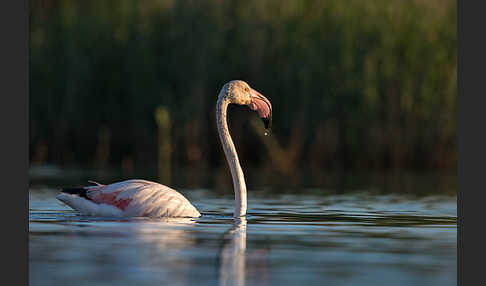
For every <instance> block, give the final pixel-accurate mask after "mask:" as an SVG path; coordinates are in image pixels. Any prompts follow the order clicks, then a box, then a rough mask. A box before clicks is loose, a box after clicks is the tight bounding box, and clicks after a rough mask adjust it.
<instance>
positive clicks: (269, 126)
mask: <svg viewBox="0 0 486 286" xmlns="http://www.w3.org/2000/svg"><path fill="white" fill-rule="evenodd" d="M262 120H263V124H264V125H265V129H267V130H270V129H272V117H264V118H262Z"/></svg>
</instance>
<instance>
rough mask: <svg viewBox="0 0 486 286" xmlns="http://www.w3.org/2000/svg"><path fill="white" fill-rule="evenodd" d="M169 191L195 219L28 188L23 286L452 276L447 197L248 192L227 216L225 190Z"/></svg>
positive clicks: (452, 219)
mask: <svg viewBox="0 0 486 286" xmlns="http://www.w3.org/2000/svg"><path fill="white" fill-rule="evenodd" d="M180 191H181V192H182V193H183V194H184V195H186V197H188V198H189V199H190V200H191V202H193V204H194V205H195V206H196V207H197V208H198V209H199V210H200V211H201V213H203V216H202V217H201V218H198V219H149V218H133V219H113V218H99V217H88V216H82V215H79V214H78V213H76V212H75V211H73V210H71V209H70V208H69V207H67V206H65V205H63V204H62V203H60V202H58V201H57V200H55V198H54V197H55V194H56V191H55V190H53V189H49V188H45V189H31V190H30V193H29V194H30V198H29V200H30V211H29V219H30V223H29V232H30V234H29V276H30V278H29V279H30V285H298V283H303V284H301V285H428V286H431V285H441V286H442V285H456V278H457V272H456V235H457V228H456V217H457V212H456V197H451V196H437V195H434V196H422V197H408V196H399V195H379V196H377V195H369V194H367V193H350V194H345V195H326V194H322V193H323V192H315V191H312V192H310V191H309V192H302V193H298V194H285V195H276V194H273V195H269V194H264V193H261V192H252V191H251V190H250V192H249V202H248V205H249V215H248V217H247V220H246V221H239V222H234V221H233V219H232V218H231V215H232V211H233V197H232V196H231V195H230V194H228V195H224V196H223V197H221V194H218V193H216V192H212V191H207V190H180ZM316 193H318V194H316ZM319 193H321V194H319ZM304 283H305V284H304Z"/></svg>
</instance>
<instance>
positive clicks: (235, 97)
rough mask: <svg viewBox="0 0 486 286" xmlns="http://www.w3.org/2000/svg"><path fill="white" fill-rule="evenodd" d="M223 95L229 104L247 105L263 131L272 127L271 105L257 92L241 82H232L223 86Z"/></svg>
mask: <svg viewBox="0 0 486 286" xmlns="http://www.w3.org/2000/svg"><path fill="white" fill-rule="evenodd" d="M223 90H224V91H225V92H224V94H225V96H226V98H227V99H228V100H229V101H230V103H235V104H239V105H247V106H248V107H249V108H250V109H251V110H254V111H256V112H257V113H258V115H259V116H260V118H261V119H262V120H263V123H264V124H265V129H270V128H271V127H272V104H271V103H270V101H269V100H268V99H267V98H266V97H265V96H263V95H262V94H261V93H259V92H258V91H256V90H254V89H253V88H251V87H250V86H249V85H248V84H247V83H246V82H244V81H242V80H232V81H230V82H228V83H227V84H225V85H224V86H223Z"/></svg>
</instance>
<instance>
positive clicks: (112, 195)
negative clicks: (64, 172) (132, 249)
mask: <svg viewBox="0 0 486 286" xmlns="http://www.w3.org/2000/svg"><path fill="white" fill-rule="evenodd" d="M232 103H233V104H239V105H247V106H248V107H249V108H250V109H252V110H255V111H257V112H258V115H259V116H260V118H262V120H263V122H264V124H265V128H266V129H269V128H271V124H272V105H271V103H270V101H269V100H268V99H267V98H265V97H264V96H263V95H261V94H260V93H259V92H257V91H255V90H254V89H252V88H251V87H250V86H249V85H248V84H247V83H246V82H244V81H241V80H233V81H230V82H228V83H226V84H225V85H224V86H223V88H222V89H221V91H220V92H219V96H218V101H217V103H216V123H217V127H218V133H219V138H220V140H221V144H222V146H223V150H224V154H225V156H226V160H227V162H228V165H229V168H230V171H231V176H232V179H233V189H234V192H235V210H234V217H241V216H245V215H246V209H247V203H246V184H245V178H244V176H243V170H242V169H241V166H240V162H239V160H238V154H237V153H236V149H235V145H234V143H233V140H232V139H231V136H230V133H229V130H228V123H227V121H226V111H227V108H228V105H229V104H232ZM90 183H92V184H94V185H92V186H86V187H82V188H71V189H63V190H62V192H61V193H59V194H58V195H57V196H56V198H57V199H58V200H60V201H61V202H63V203H65V204H67V205H68V206H70V207H71V208H73V209H75V210H77V211H79V212H81V213H82V214H87V215H94V216H109V217H137V216H147V217H199V216H201V214H200V213H199V211H198V210H197V209H196V208H195V207H194V206H193V205H192V204H191V203H190V202H189V201H188V200H187V199H186V198H185V197H184V196H183V195H182V194H180V193H179V192H177V191H175V190H173V189H171V188H169V187H167V186H164V185H161V184H159V183H155V182H150V181H146V180H137V179H135V180H126V181H122V182H117V183H113V184H109V185H103V184H100V183H96V182H93V181H90Z"/></svg>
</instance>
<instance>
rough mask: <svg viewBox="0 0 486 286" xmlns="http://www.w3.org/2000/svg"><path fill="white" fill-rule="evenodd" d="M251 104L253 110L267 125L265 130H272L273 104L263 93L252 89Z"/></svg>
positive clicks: (249, 105)
mask: <svg viewBox="0 0 486 286" xmlns="http://www.w3.org/2000/svg"><path fill="white" fill-rule="evenodd" d="M250 99H251V102H250V104H248V107H250V109H251V110H255V111H256V112H257V113H258V115H259V116H260V118H261V119H262V120H263V124H265V129H267V130H268V129H270V128H272V104H271V103H270V101H269V100H268V99H267V98H266V97H265V96H263V95H262V94H261V93H259V92H258V91H256V90H254V89H250Z"/></svg>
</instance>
